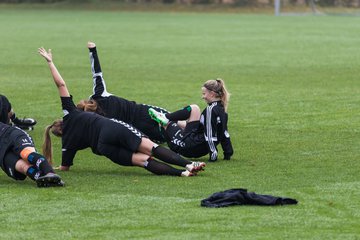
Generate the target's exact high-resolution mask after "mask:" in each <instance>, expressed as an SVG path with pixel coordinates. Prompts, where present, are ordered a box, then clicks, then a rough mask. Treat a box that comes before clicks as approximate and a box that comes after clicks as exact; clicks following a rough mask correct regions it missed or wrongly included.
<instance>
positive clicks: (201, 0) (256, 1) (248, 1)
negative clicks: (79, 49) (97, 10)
mask: <svg viewBox="0 0 360 240" xmlns="http://www.w3.org/2000/svg"><path fill="white" fill-rule="evenodd" d="M108 1H111V2H123V3H165V4H171V3H177V4H231V5H236V6H239V7H267V6H269V7H272V6H274V1H275V0H108ZM280 1H281V4H282V5H288V6H308V5H310V4H312V3H316V5H318V6H324V7H325V6H328V7H339V6H341V7H353V8H360V0H280ZM55 2H71V3H91V2H101V1H100V0H0V3H55Z"/></svg>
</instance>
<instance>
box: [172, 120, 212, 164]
mask: <svg viewBox="0 0 360 240" xmlns="http://www.w3.org/2000/svg"><path fill="white" fill-rule="evenodd" d="M199 125H200V121H194V122H189V123H187V124H186V127H185V129H182V128H180V127H179V126H178V124H176V123H170V124H169V125H168V127H167V128H166V137H167V143H168V146H169V148H170V149H171V150H173V151H174V152H177V153H180V154H181V155H183V156H185V157H190V158H198V157H202V156H205V155H206V154H208V153H209V150H208V145H207V142H206V140H205V136H204V133H202V132H199V130H198V129H199Z"/></svg>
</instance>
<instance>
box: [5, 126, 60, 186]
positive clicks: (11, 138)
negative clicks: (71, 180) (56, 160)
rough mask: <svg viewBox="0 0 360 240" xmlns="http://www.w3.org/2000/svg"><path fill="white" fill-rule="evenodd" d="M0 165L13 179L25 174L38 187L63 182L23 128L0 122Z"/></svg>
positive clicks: (58, 184) (22, 178) (56, 184)
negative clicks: (38, 151)
mask: <svg viewBox="0 0 360 240" xmlns="http://www.w3.org/2000/svg"><path fill="white" fill-rule="evenodd" d="M0 166H1V168H2V170H3V171H4V172H5V173H6V174H7V175H8V176H9V177H11V178H13V179H15V180H24V179H25V178H26V176H28V177H30V178H31V179H32V180H34V181H36V183H37V186H38V187H61V186H64V182H63V181H62V180H61V178H60V176H59V175H57V174H55V173H54V170H53V168H52V166H51V164H50V163H49V162H48V161H47V160H46V158H45V157H44V156H42V155H41V154H39V153H37V152H36V150H35V146H34V143H33V141H32V138H31V137H30V136H29V135H28V134H27V133H26V132H25V131H23V130H21V129H19V128H16V127H13V126H10V125H8V124H5V123H2V122H0Z"/></svg>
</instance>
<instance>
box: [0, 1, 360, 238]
mask: <svg viewBox="0 0 360 240" xmlns="http://www.w3.org/2000/svg"><path fill="white" fill-rule="evenodd" d="M0 34H1V44H0V50H1V58H0V69H1V74H0V86H1V88H0V93H2V94H5V95H7V96H8V98H9V99H10V100H11V102H12V104H13V107H14V109H15V111H16V112H17V114H18V115H19V116H20V117H21V116H27V117H34V118H35V119H36V120H37V121H38V124H37V125H36V126H35V130H34V131H32V132H30V134H31V136H32V137H33V138H34V140H35V143H36V146H37V148H38V149H39V150H40V149H41V144H42V140H43V133H44V130H43V129H44V127H45V126H46V125H48V124H51V123H52V121H53V120H54V119H57V118H61V117H62V111H61V105H60V99H59V97H58V93H57V89H56V87H55V86H54V83H53V81H52V78H51V75H50V73H49V70H48V67H47V65H46V63H45V62H44V59H42V58H41V57H39V56H38V55H37V48H38V47H41V46H44V47H45V48H51V49H52V51H53V57H54V62H55V64H56V65H57V67H58V69H59V71H60V73H61V74H62V76H63V78H64V79H65V81H66V82H67V85H68V88H69V90H70V92H71V94H72V95H73V97H74V101H75V102H77V101H78V100H80V99H84V98H88V97H89V95H90V94H91V91H92V79H91V72H90V63H89V57H88V50H87V48H86V44H87V41H88V40H91V41H94V42H95V43H96V44H97V48H98V53H99V57H100V61H101V64H102V70H103V73H104V78H105V80H106V83H107V88H108V90H109V91H110V92H111V93H114V94H116V95H119V96H123V97H125V98H128V99H131V100H135V101H137V102H138V103H147V104H153V105H158V106H162V107H165V108H167V109H168V110H170V111H174V110H177V109H179V108H181V107H183V106H185V105H187V104H190V103H196V104H198V105H199V106H200V107H201V108H204V107H205V104H204V102H203V101H202V100H201V94H200V87H201V86H202V84H203V83H204V82H205V81H206V80H208V79H211V78H216V77H221V78H223V79H224V80H225V82H226V85H227V88H228V90H229V92H230V93H231V94H232V95H231V99H230V104H229V132H230V135H231V138H232V143H233V147H234V151H235V154H234V156H233V157H232V160H230V161H224V160H222V151H221V148H220V159H219V160H218V161H217V162H216V163H208V162H207V157H204V158H202V159H200V160H202V161H206V162H207V163H208V165H207V167H206V171H205V172H202V173H200V174H199V176H197V177H192V178H180V177H179V178H177V177H168V176H161V177H160V176H155V175H152V174H151V173H149V172H147V171H146V170H144V169H141V168H136V167H132V168H129V167H128V168H126V167H122V166H118V165H115V164H113V163H112V162H111V161H109V160H107V159H106V158H104V157H99V156H96V155H94V154H92V153H91V151H90V150H84V151H80V152H78V154H77V156H76V158H75V161H74V166H73V167H72V168H71V170H70V171H69V172H59V174H60V175H61V176H62V178H63V179H64V181H65V182H66V187H64V188H55V189H39V188H37V187H36V185H35V183H33V182H31V181H30V180H26V181H25V182H15V181H13V180H12V179H10V178H8V177H7V176H6V175H5V173H4V172H2V171H1V173H0V196H1V204H0V222H1V225H2V230H1V233H0V238H1V239H36V238H38V239H62V240H64V239H102V240H103V239H359V235H360V230H359V229H360V227H359V226H360V220H359V219H360V210H359V209H360V202H359V199H360V193H359V189H360V174H359V169H360V162H359V158H360V137H359V134H360V104H359V103H360V83H359V76H360V68H359V63H360V48H359V39H360V18H358V17H335V16H321V17H319V16H317V17H316V16H306V17H305V16H297V17H295V16H283V17H274V16H270V15H264V16H262V15H244V14H243V15H242V14H220V13H219V14H216V13H201V14H199V13H155V12H154V13H145V12H117V11H108V12H107V11H85V10H54V9H52V10H49V9H39V10H27V9H14V8H12V9H9V8H2V7H1V5H0ZM52 140H53V145H54V156H55V162H56V164H59V163H60V161H61V160H60V156H61V144H60V139H57V138H55V137H52ZM219 147H220V146H219ZM240 187H241V188H247V189H249V191H255V192H256V193H260V194H270V195H275V196H283V197H291V198H295V199H297V200H298V201H299V204H298V205H293V206H280V207H257V206H237V207H229V208H220V209H207V208H202V207H200V201H201V199H203V198H206V197H208V196H209V195H210V194H212V193H214V192H218V191H222V190H226V189H229V188H240Z"/></svg>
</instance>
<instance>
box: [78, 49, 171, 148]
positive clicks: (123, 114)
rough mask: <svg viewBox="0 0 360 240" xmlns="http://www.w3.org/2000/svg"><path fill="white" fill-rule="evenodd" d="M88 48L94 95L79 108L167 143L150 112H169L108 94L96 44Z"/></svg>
mask: <svg viewBox="0 0 360 240" xmlns="http://www.w3.org/2000/svg"><path fill="white" fill-rule="evenodd" d="M88 48H89V52H90V62H91V71H92V76H93V94H92V95H91V96H90V100H81V101H80V103H78V104H77V107H78V108H80V109H82V110H84V111H89V112H96V113H98V114H101V115H103V116H105V117H107V118H115V119H117V120H120V121H123V122H126V123H129V124H131V125H133V126H134V127H136V128H137V129H139V130H140V131H141V132H142V133H144V134H145V135H146V136H147V137H149V138H150V139H151V140H152V141H155V142H158V143H162V142H165V138H164V133H163V131H162V128H160V127H159V125H158V124H157V123H156V122H154V121H153V120H152V119H151V118H150V116H149V114H148V110H149V108H150V107H151V108H154V109H156V110H157V111H159V112H165V113H167V112H168V111H167V110H165V109H163V108H161V107H157V106H150V105H146V104H138V103H136V102H134V101H129V100H127V99H125V98H122V97H118V96H114V95H112V94H111V93H108V92H107V90H106V85H105V80H104V78H103V73H102V71H101V66H100V61H99V57H98V54H97V51H96V45H95V43H93V42H88Z"/></svg>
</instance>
